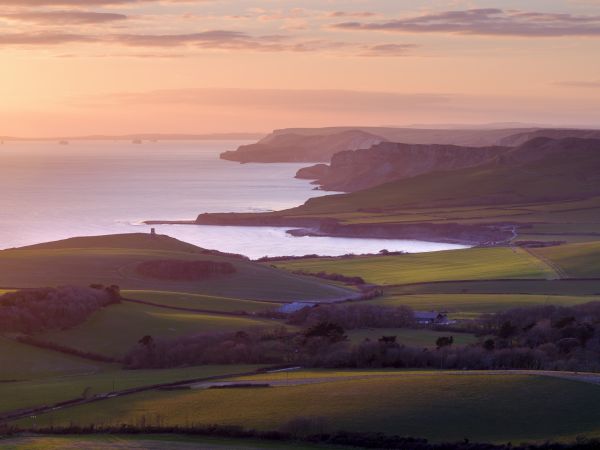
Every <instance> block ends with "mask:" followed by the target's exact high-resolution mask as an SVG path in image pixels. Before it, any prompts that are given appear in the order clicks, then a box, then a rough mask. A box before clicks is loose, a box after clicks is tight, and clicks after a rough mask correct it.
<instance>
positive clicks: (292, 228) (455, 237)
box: [143, 213, 517, 247]
mask: <svg viewBox="0 0 600 450" xmlns="http://www.w3.org/2000/svg"><path fill="white" fill-rule="evenodd" d="M143 223H144V224H146V225H150V226H151V225H198V226H202V225H205V226H206V225H208V226H228V227H232V226H237V227H278V228H287V230H286V233H287V234H289V235H291V236H294V237H306V236H310V237H333V238H355V239H381V240H393V239H399V240H414V241H423V242H433V243H443V244H455V245H464V246H469V247H474V246H481V247H493V246H502V245H508V244H509V243H510V241H512V240H513V239H515V238H516V237H517V232H516V230H517V227H516V226H515V225H513V224H508V223H489V224H476V225H464V224H459V223H448V224H432V223H411V224H398V223H391V224H390V223H386V224H381V223H369V224H342V223H340V222H338V221H337V220H335V219H313V218H303V217H286V216H275V215H255V214H251V213H248V214H245V213H210V214H208V213H205V214H201V215H199V216H198V218H197V219H196V220H146V221H144V222H143Z"/></svg>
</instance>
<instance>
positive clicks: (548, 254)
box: [532, 241, 600, 278]
mask: <svg viewBox="0 0 600 450" xmlns="http://www.w3.org/2000/svg"><path fill="white" fill-rule="evenodd" d="M532 252H533V253H534V254H535V255H539V256H540V257H541V258H543V259H546V260H548V261H550V262H551V263H552V264H556V265H557V266H558V267H559V268H560V270H562V271H563V272H564V273H565V274H566V275H567V276H568V277H572V278H600V241H597V242H588V243H579V244H569V245H561V246H558V247H547V248H540V249H534V250H532Z"/></svg>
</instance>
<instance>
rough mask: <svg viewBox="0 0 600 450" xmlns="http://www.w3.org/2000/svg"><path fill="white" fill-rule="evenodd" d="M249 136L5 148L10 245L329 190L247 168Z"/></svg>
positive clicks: (193, 235)
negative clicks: (244, 142)
mask: <svg viewBox="0 0 600 450" xmlns="http://www.w3.org/2000/svg"><path fill="white" fill-rule="evenodd" d="M240 144H241V142H233V141H203V142H158V143H145V144H143V145H134V144H132V143H129V142H93V141H88V142H72V143H71V144H70V145H68V146H64V145H58V144H57V143H48V142H7V143H5V144H4V145H1V146H0V248H10V247H17V246H23V245H29V244H34V243H39V242H46V241H51V240H57V239H64V238H67V237H72V236H84V235H100V234H113V233H127V232H139V231H148V230H149V227H147V226H145V225H139V223H140V222H141V221H143V220H147V219H169V220H178V219H193V218H195V217H196V215H197V214H199V213H201V212H227V211H235V212H244V211H245V212H248V211H268V210H276V209H284V208H289V207H293V206H297V205H299V204H301V203H303V202H304V201H305V200H306V199H308V198H310V197H314V196H317V195H325V194H326V193H323V192H319V191H314V190H313V189H312V186H311V185H310V184H309V183H308V182H307V181H304V180H296V179H294V178H293V176H294V174H295V172H296V171H297V170H298V169H299V168H300V167H303V166H306V164H295V163H289V164H237V163H232V162H228V161H223V160H220V159H219V158H218V154H219V153H220V152H222V151H225V150H231V149H235V148H236V147H237V146H238V145H240ZM157 228H158V232H159V233H164V234H168V235H170V236H173V237H176V238H178V239H181V240H184V241H187V242H191V243H193V244H197V245H201V246H203V247H206V248H214V249H218V250H222V251H227V252H234V253H242V254H245V255H247V256H250V257H260V256H264V255H269V256H281V255H304V254H312V253H318V254H323V255H341V254H345V253H374V252H378V251H379V250H381V249H383V248H385V249H388V250H390V251H398V250H404V251H409V252H420V251H433V250H443V249H450V248H457V247H458V246H454V245H450V244H435V243H428V242H419V241H402V240H380V239H345V238H325V237H318V238H317V237H310V238H309V237H302V238H295V237H292V236H289V235H288V234H286V233H285V229H281V228H272V227H264V228H263V227H261V228H255V227H213V226H171V225H169V226H160V227H157Z"/></svg>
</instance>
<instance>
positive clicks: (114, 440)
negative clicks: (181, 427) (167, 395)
mask: <svg viewBox="0 0 600 450" xmlns="http://www.w3.org/2000/svg"><path fill="white" fill-rule="evenodd" d="M0 445H1V446H2V448H3V449H5V450H64V449H71V450H75V449H86V450H87V449H90V448H93V449H95V450H101V449H106V450H113V449H115V448H140V449H141V448H143V449H146V450H154V449H156V450H159V449H165V448H169V449H174V450H179V449H181V450H184V449H185V450H190V449H199V448H200V449H209V448H210V449H224V450H238V449H239V450H248V449H281V445H282V442H278V441H272V442H271V441H265V440H256V439H225V438H208V437H206V438H205V437H198V436H183V435H176V434H164V435H156V434H152V435H144V434H140V435H136V436H130V435H115V434H111V435H102V434H99V435H92V436H43V435H42V436H37V435H36V436H31V435H28V436H21V437H11V438H5V439H3V440H2V439H1V438H0ZM285 448H289V449H295V450H312V449H325V448H329V449H330V448H331V447H323V446H320V445H311V444H305V443H299V442H285ZM341 448H344V447H341Z"/></svg>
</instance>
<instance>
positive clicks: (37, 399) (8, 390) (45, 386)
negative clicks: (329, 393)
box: [0, 365, 258, 413]
mask: <svg viewBox="0 0 600 450" xmlns="http://www.w3.org/2000/svg"><path fill="white" fill-rule="evenodd" d="M257 368H258V366H244V365H227V366H200V367H188V368H182V369H163V370H119V369H118V368H117V367H115V366H113V367H111V368H106V367H105V368H104V369H103V371H102V372H98V373H93V372H92V371H90V373H88V374H79V375H78V376H56V377H49V378H45V379H36V380H29V381H16V382H11V383H0V398H2V402H0V413H3V412H7V411H14V410H17V409H22V408H31V407H36V406H43V405H51V404H53V403H57V402H61V401H64V400H71V399H75V398H79V397H81V396H82V394H83V392H84V390H85V389H87V388H90V391H89V394H90V395H96V394H100V393H106V392H113V391H114V390H123V389H129V388H134V387H140V386H147V385H153V384H157V383H169V382H175V381H180V380H189V379H194V378H204V377H212V376H216V375H226V374H235V373H245V372H250V371H253V370H256V369H257Z"/></svg>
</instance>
